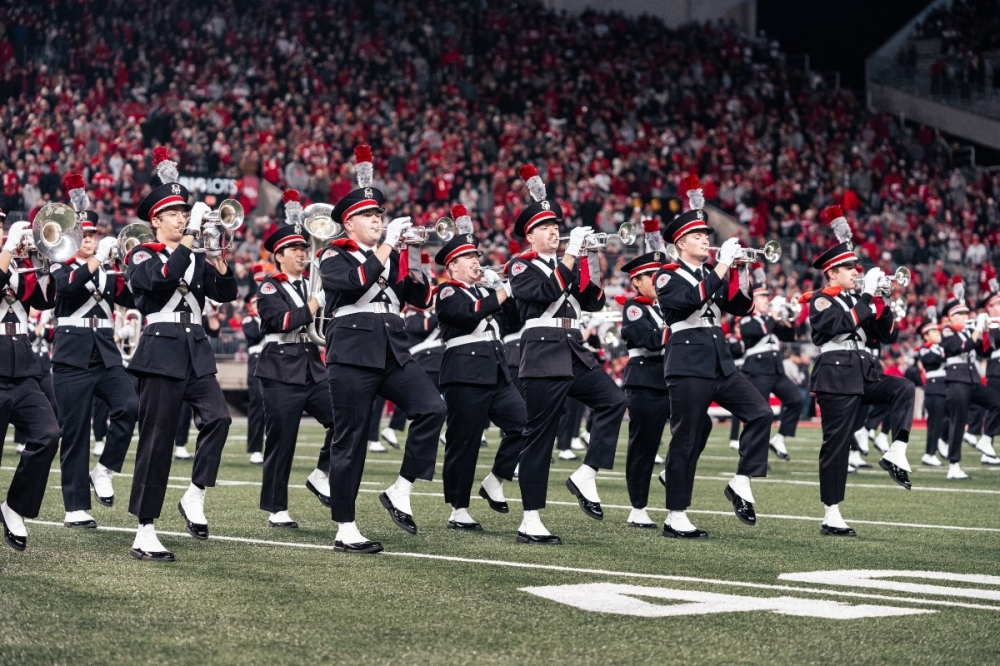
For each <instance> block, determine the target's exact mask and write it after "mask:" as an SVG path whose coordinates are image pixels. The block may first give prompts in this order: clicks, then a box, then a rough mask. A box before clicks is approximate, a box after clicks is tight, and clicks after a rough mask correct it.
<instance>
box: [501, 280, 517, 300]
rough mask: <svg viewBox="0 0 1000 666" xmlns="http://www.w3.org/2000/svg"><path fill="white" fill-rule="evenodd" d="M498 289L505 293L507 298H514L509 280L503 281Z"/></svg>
mask: <svg viewBox="0 0 1000 666" xmlns="http://www.w3.org/2000/svg"><path fill="white" fill-rule="evenodd" d="M500 288H501V289H503V290H504V291H505V292H506V293H507V298H514V290H513V289H512V288H511V286H510V280H504V281H503V282H501V283H500Z"/></svg>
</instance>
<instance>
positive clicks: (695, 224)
mask: <svg viewBox="0 0 1000 666" xmlns="http://www.w3.org/2000/svg"><path fill="white" fill-rule="evenodd" d="M698 228H702V229H708V230H709V231H711V230H712V227H710V226H708V225H707V224H705V221H704V220H693V221H691V222H688V223H687V224H685V225H684V226H683V227H681V228H680V229H678V230H677V231H675V232H674V237H673V241H674V242H677V239H678V238H680V237H681V236H683V235H684V234H689V233H691V232H692V231H696V230H697V229H698Z"/></svg>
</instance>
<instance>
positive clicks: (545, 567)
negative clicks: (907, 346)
mask: <svg viewBox="0 0 1000 666" xmlns="http://www.w3.org/2000/svg"><path fill="white" fill-rule="evenodd" d="M25 522H26V523H31V524H33V525H45V526H49V527H62V526H63V524H62V523H57V522H52V521H43V520H26V521H25ZM97 529H98V530H104V531H107V532H126V533H128V534H135V530H134V529H131V528H128V527H105V526H98V528H97ZM160 535H163V536H173V537H189V535H188V534H187V533H186V532H161V531H159V530H158V531H157V536H160ZM209 540H210V541H230V542H233V543H249V544H255V545H259V546H278V547H282V548H303V549H311V550H329V551H333V546H327V545H323V544H314V543H294V542H289V541H271V540H269V539H251V538H248V537H230V536H219V535H216V534H212V535H211V537H210V538H209ZM381 555H386V556H389V557H413V558H417V559H425V560H438V561H441V562H456V563H459V564H485V565H488V566H496V567H512V568H517V569H535V570H539V571H558V572H560V573H576V574H588V575H597V576H611V577H614V578H644V579H647V580H663V581H672V582H681V583H702V584H707V585H724V586H727V587H748V588H753V589H758V590H775V591H779V592H796V593H799V594H801V593H807V594H823V595H828V596H834V597H851V598H855V599H878V600H881V601H892V602H896V603H900V602H903V603H909V604H927V605H932V606H951V607H956V608H973V609H976V610H991V611H996V612H1000V606H991V605H985V604H969V603H963V602H960V601H942V600H939V599H914V598H911V597H905V598H904V597H893V596H889V595H886V594H870V593H863V592H847V591H844V590H828V589H823V588H816V587H799V586H795V585H774V584H768V583H750V582H743V581H733V580H718V579H715V578H696V577H694V576H671V575H668V574H648V573H636V572H630V571H607V570H605V569H582V568H579V567H565V566H560V565H557V564H535V563H530V562H511V561H509V560H480V559H474V558H470V557H455V556H451V555H432V554H429V553H412V552H395V553H394V552H389V551H383V552H382V553H381Z"/></svg>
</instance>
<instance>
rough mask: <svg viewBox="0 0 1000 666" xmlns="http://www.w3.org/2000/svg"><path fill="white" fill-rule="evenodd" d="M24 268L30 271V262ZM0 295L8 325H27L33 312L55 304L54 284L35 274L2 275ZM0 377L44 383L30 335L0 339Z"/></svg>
mask: <svg viewBox="0 0 1000 666" xmlns="http://www.w3.org/2000/svg"><path fill="white" fill-rule="evenodd" d="M24 267H25V268H28V267H30V262H25V264H24ZM0 291H2V293H3V298H4V302H3V303H2V304H0V307H2V308H3V315H2V317H0V322H3V323H4V324H6V323H11V324H27V322H28V312H30V309H31V308H35V309H36V310H48V309H50V308H51V307H52V306H53V305H54V304H55V302H54V297H55V291H54V289H53V288H52V281H51V280H50V279H49V278H47V277H43V278H42V280H41V283H40V282H39V280H38V275H37V274H35V273H21V274H20V275H18V274H16V273H13V272H6V273H5V272H3V271H0ZM0 377H6V378H10V379H22V378H25V377H34V378H35V379H41V377H42V366H41V364H40V363H39V362H38V356H37V355H36V354H35V352H34V351H32V349H31V340H30V336H29V335H28V334H24V335H0Z"/></svg>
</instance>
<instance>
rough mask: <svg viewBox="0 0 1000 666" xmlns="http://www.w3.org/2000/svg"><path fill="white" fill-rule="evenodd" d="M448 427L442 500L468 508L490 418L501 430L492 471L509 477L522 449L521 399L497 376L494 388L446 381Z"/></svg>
mask: <svg viewBox="0 0 1000 666" xmlns="http://www.w3.org/2000/svg"><path fill="white" fill-rule="evenodd" d="M444 401H445V404H447V405H448V429H447V430H446V431H445V435H444V437H445V445H444V471H443V473H442V479H443V481H444V501H445V503H446V504H450V505H452V506H453V507H455V508H456V509H467V508H469V498H470V496H471V494H472V484H473V479H474V478H475V475H476V462H477V461H478V460H479V449H480V440H481V439H482V437H483V430H484V426H485V425H487V424H488V422H489V421H492V422H493V423H495V424H496V425H497V426H499V427H500V430H501V431H502V432H503V433H504V435H503V437H502V439H501V440H500V448H499V449H498V450H497V455H496V457H495V458H494V460H493V469H492V470H491V471H492V472H493V475H494V476H496V477H497V478H499V479H504V480H506V481H510V480H511V479H512V478H514V468H515V467H517V461H518V459H519V458H520V456H521V451H522V450H523V449H524V434H523V430H524V421H525V411H524V400H523V399H522V398H521V395H520V394H519V393H518V392H517V389H516V388H514V385H513V384H511V383H510V382H508V381H506V380H505V379H503V377H502V376H501V377H500V381H498V382H497V384H495V385H494V386H482V385H477V384H450V385H448V386H445V387H444Z"/></svg>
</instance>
